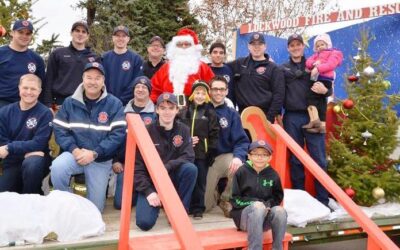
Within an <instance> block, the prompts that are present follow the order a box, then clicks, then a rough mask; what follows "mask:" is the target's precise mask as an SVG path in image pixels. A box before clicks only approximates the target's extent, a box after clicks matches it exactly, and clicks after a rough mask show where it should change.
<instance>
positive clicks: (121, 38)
mask: <svg viewBox="0 0 400 250" xmlns="http://www.w3.org/2000/svg"><path fill="white" fill-rule="evenodd" d="M129 41H130V37H129V30H128V28H127V27H126V26H123V25H119V26H117V27H115V28H114V30H113V35H112V42H113V44H114V49H113V50H110V51H107V52H106V53H104V54H103V65H104V69H105V71H106V87H107V91H108V92H109V93H110V94H113V95H114V96H116V97H117V98H118V99H120V100H121V102H122V105H124V106H125V105H126V104H127V103H128V102H129V100H130V99H131V98H132V87H133V81H134V80H135V78H136V77H138V76H141V75H143V71H142V64H143V60H142V58H141V57H140V56H139V55H138V54H136V53H135V52H133V51H132V50H130V49H128V43H129Z"/></svg>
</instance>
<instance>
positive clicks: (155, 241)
mask: <svg viewBox="0 0 400 250" xmlns="http://www.w3.org/2000/svg"><path fill="white" fill-rule="evenodd" d="M197 235H198V236H199V238H200V241H201V244H202V246H203V248H204V249H206V250H216V249H229V248H236V247H247V233H246V232H241V231H238V230H236V229H235V228H226V229H216V230H209V231H199V232H197ZM291 239H292V235H291V234H288V233H286V234H285V237H284V239H283V249H284V250H288V249H289V241H291ZM129 241H130V242H129V245H130V247H131V248H130V249H134V250H173V249H181V246H180V245H179V242H178V239H177V238H176V236H175V234H162V235H152V236H141V237H133V238H131V239H130V240H129ZM263 245H264V249H271V248H272V233H271V230H269V231H267V232H265V233H264V242H263Z"/></svg>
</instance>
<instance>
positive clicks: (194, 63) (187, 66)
mask: <svg viewBox="0 0 400 250" xmlns="http://www.w3.org/2000/svg"><path fill="white" fill-rule="evenodd" d="M167 58H168V59H169V72H168V73H169V80H170V81H171V82H172V86H173V87H174V94H183V90H184V88H185V84H186V82H187V80H188V78H189V75H192V74H194V73H197V72H198V70H199V66H200V58H201V52H200V51H199V50H198V49H197V48H196V47H195V46H191V47H189V48H186V49H182V48H177V47H176V46H175V45H171V46H169V48H168V49H167Z"/></svg>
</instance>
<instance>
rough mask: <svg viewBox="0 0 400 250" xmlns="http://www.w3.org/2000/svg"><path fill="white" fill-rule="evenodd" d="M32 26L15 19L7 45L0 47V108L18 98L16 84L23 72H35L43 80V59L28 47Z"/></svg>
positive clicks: (27, 22)
mask: <svg viewBox="0 0 400 250" xmlns="http://www.w3.org/2000/svg"><path fill="white" fill-rule="evenodd" d="M32 32H33V26H32V23H31V22H29V21H27V20H17V21H15V23H14V25H13V28H12V31H11V32H10V35H11V42H10V44H9V45H5V46H2V47H0V76H1V77H0V89H1V91H0V108H1V107H2V106H5V105H7V104H10V103H13V102H17V101H19V100H20V97H19V94H18V93H19V91H18V84H19V79H20V77H21V76H23V75H24V74H29V73H31V74H35V75H37V76H38V77H39V78H40V79H41V80H42V81H43V80H44V74H45V73H44V69H45V66H44V62H43V59H42V58H41V57H40V56H39V55H38V54H36V53H35V52H33V51H32V50H30V49H28V46H29V44H30V43H31V41H32Z"/></svg>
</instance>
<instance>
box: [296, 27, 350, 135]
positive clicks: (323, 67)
mask: <svg viewBox="0 0 400 250" xmlns="http://www.w3.org/2000/svg"><path fill="white" fill-rule="evenodd" d="M314 52H315V53H314V54H313V55H312V56H311V57H310V58H308V59H307V61H306V68H307V69H308V70H309V71H310V73H311V76H310V80H311V84H310V91H309V94H308V97H307V104H308V113H309V115H310V122H309V123H308V124H307V125H304V126H303V128H305V129H306V130H307V131H308V132H310V133H325V132H326V129H325V119H326V106H327V102H326V94H317V93H315V92H313V91H312V90H311V87H312V86H313V84H314V83H315V82H321V83H323V84H324V86H325V87H326V88H327V89H328V92H332V82H333V80H334V79H335V69H336V68H337V67H338V66H339V65H340V64H341V63H342V60H343V54H342V52H341V51H340V50H337V49H334V48H332V41H331V38H330V36H329V35H328V34H321V35H318V36H317V37H316V38H315V39H314Z"/></svg>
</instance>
